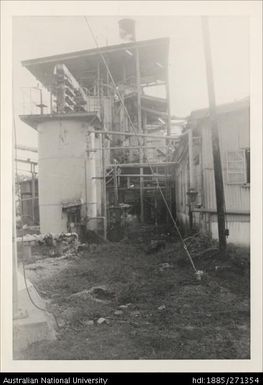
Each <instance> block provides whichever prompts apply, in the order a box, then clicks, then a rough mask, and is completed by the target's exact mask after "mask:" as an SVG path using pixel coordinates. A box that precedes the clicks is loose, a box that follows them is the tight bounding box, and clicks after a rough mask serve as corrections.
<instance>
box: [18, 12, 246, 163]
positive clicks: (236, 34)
mask: <svg viewBox="0 0 263 385" xmlns="http://www.w3.org/2000/svg"><path fill="white" fill-rule="evenodd" d="M123 17H125V15H123ZM129 17H131V18H133V19H134V20H135V22H136V39H137V41H140V40H147V39H154V38H159V37H169V38H170V52H169V79H170V98H171V102H170V103H171V106H170V107H171V113H172V114H173V115H176V116H187V115H189V114H190V113H191V111H193V110H196V109H199V108H205V107H207V106H208V97H207V84H206V72H205V61H204V48H203V39H202V29H201V18H200V17H199V16H189V17H187V16H186V17H182V16H158V17H157V16H139V17H138V16H135V17H132V15H129ZM120 18H122V17H119V16H118V17H117V16H116V17H115V16H98V17H95V16H92V17H89V18H88V20H89V23H90V26H91V28H92V30H93V32H94V34H95V35H96V38H97V41H98V43H99V46H105V45H111V44H118V43H120V38H119V30H118V20H120ZM209 25H210V39H211V50H212V62H213V70H214V82H215V93H216V102H217V104H221V103H227V102H231V101H234V100H238V99H241V98H244V97H246V96H248V95H249V88H250V86H249V19H248V17H246V16H216V17H210V18H209ZM94 47H95V43H94V41H93V38H92V36H91V34H90V31H89V29H88V26H87V24H86V22H85V19H84V17H82V16H59V17H57V16H54V17H52V16H22V17H14V18H13V79H14V86H13V87H14V106H15V108H14V109H15V114H16V126H17V143H19V144H23V145H28V146H36V145H37V133H36V132H35V131H34V130H33V129H32V128H31V127H29V126H27V125H26V124H24V123H22V122H21V121H20V119H19V118H18V115H19V114H22V113H23V108H24V107H25V103H24V102H23V100H26V99H23V93H24V95H25V94H26V93H27V94H28V92H29V91H28V88H24V89H23V90H24V91H23V93H22V87H32V86H33V87H34V86H36V85H37V81H36V79H35V78H34V77H33V76H32V75H31V74H30V73H29V72H28V71H27V70H26V69H25V68H23V67H22V65H21V61H22V60H27V59H33V58H38V57H42V56H49V55H55V54H60V53H65V52H71V51H78V50H82V49H90V48H94ZM36 92H37V91H35V93H36ZM23 103H24V104H23ZM32 158H33V156H32ZM23 167H25V166H23Z"/></svg>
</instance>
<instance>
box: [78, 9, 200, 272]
mask: <svg viewBox="0 0 263 385" xmlns="http://www.w3.org/2000/svg"><path fill="white" fill-rule="evenodd" d="M84 20H85V22H86V24H87V26H88V28H89V31H90V34H91V36H92V38H93V40H94V42H95V44H96V47H97V48H98V49H99V50H100V47H99V44H98V42H97V39H96V36H95V35H94V33H93V30H92V28H91V26H90V24H89V21H88V19H87V17H86V16H84ZM99 54H100V56H101V58H102V61H103V63H104V65H105V68H106V70H107V73H108V75H109V77H110V80H111V82H112V84H113V86H114V88H115V91H116V93H117V95H118V97H119V100H120V102H121V104H122V106H123V109H124V112H125V114H126V116H127V118H128V120H129V123H130V126H131V128H132V130H133V132H134V136H136V138H137V141H138V144H139V145H141V143H140V142H141V141H140V140H139V137H140V136H139V135H138V133H137V131H136V128H135V127H134V125H133V122H132V120H131V117H130V114H129V112H128V110H127V108H126V106H125V103H124V101H123V98H122V96H121V94H120V92H119V90H118V87H117V85H116V82H115V80H114V78H113V76H112V73H111V71H110V69H109V66H108V64H107V61H106V60H105V57H104V55H103V53H102V52H99ZM164 139H165V137H164ZM145 159H146V163H147V164H148V167H149V168H150V170H151V173H152V175H153V177H154V178H155V180H156V185H157V189H158V190H159V192H160V195H161V197H162V199H163V202H164V204H165V206H166V209H167V211H168V213H169V216H170V218H171V221H172V223H173V225H174V228H175V229H176V231H177V234H178V236H179V239H180V241H181V243H182V246H183V249H184V250H185V253H186V255H187V257H188V259H189V261H190V263H191V265H192V267H193V269H194V271H195V273H198V270H197V269H196V266H195V264H194V261H193V259H192V256H191V254H190V252H189V250H188V248H187V245H186V243H185V242H184V239H183V236H182V234H181V232H180V229H179V227H178V225H177V223H176V220H175V218H174V216H173V213H172V211H171V209H170V207H169V204H168V202H167V199H166V198H165V195H164V193H163V191H162V188H161V187H160V183H159V180H158V177H155V175H154V170H153V167H152V165H151V163H150V162H149V160H148V157H147V156H145ZM142 176H143V175H142Z"/></svg>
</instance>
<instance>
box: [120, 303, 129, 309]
mask: <svg viewBox="0 0 263 385" xmlns="http://www.w3.org/2000/svg"><path fill="white" fill-rule="evenodd" d="M130 305H131V303H127V304H126V305H120V306H119V308H120V309H128V307H129V306H130Z"/></svg>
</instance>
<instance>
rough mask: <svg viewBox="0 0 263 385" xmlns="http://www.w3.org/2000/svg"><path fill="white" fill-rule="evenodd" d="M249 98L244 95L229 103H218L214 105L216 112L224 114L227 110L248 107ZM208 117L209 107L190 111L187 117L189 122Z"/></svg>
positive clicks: (231, 110)
mask: <svg viewBox="0 0 263 385" xmlns="http://www.w3.org/2000/svg"><path fill="white" fill-rule="evenodd" d="M249 106H250V98H249V97H246V98H243V99H240V100H237V101H234V102H231V103H224V104H220V105H218V106H217V107H216V110H217V113H218V114H226V113H228V112H234V111H238V110H240V109H244V108H249ZM208 117H209V108H203V109H200V110H195V111H192V112H191V114H190V117H189V120H190V122H191V121H193V120H199V119H204V118H208Z"/></svg>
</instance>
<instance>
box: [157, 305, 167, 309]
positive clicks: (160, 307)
mask: <svg viewBox="0 0 263 385" xmlns="http://www.w3.org/2000/svg"><path fill="white" fill-rule="evenodd" d="M164 309H166V306H165V305H161V306H159V307H158V310H164Z"/></svg>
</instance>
